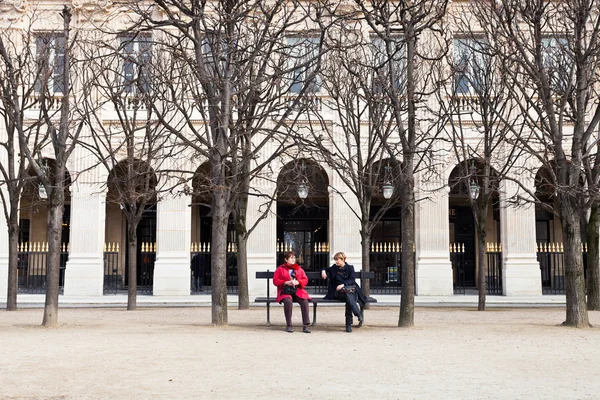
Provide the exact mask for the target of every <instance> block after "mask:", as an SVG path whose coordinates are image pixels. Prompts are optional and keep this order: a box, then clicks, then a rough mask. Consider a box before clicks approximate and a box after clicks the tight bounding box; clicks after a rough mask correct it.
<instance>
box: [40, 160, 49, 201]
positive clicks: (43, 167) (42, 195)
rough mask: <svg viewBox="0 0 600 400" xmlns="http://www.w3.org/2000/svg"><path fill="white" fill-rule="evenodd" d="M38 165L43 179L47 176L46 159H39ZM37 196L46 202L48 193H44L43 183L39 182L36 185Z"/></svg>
mask: <svg viewBox="0 0 600 400" xmlns="http://www.w3.org/2000/svg"><path fill="white" fill-rule="evenodd" d="M38 165H39V167H40V169H41V170H42V172H43V173H44V177H47V176H48V170H49V167H48V162H47V161H46V159H43V158H41V157H40V158H39V159H38ZM38 195H39V196H40V199H41V200H47V199H48V192H47V191H46V187H45V186H44V183H43V182H40V183H39V185H38Z"/></svg>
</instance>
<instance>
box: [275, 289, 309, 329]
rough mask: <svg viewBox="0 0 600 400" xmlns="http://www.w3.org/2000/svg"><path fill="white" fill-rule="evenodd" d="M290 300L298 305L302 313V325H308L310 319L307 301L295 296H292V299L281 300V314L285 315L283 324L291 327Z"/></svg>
mask: <svg viewBox="0 0 600 400" xmlns="http://www.w3.org/2000/svg"><path fill="white" fill-rule="evenodd" d="M292 300H293V301H295V302H296V303H298V304H300V311H301V312H302V325H309V324H310V317H309V312H308V300H307V299H301V298H300V297H298V296H296V295H295V294H293V295H292V298H291V299H290V298H289V297H286V298H285V299H283V300H281V302H282V303H283V313H284V315H285V323H286V325H287V326H292V304H293V303H292Z"/></svg>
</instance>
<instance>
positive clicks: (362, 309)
mask: <svg viewBox="0 0 600 400" xmlns="http://www.w3.org/2000/svg"><path fill="white" fill-rule="evenodd" d="M360 315H362V317H363V325H364V324H365V306H364V305H362V304H361V305H360Z"/></svg>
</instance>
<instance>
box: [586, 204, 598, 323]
mask: <svg viewBox="0 0 600 400" xmlns="http://www.w3.org/2000/svg"><path fill="white" fill-rule="evenodd" d="M590 211H591V213H590V220H589V221H588V229H587V250H588V253H587V277H586V284H587V308H588V310H594V311H598V310H600V260H599V258H600V254H599V249H598V240H599V236H600V232H599V231H600V224H599V221H598V205H597V204H593V205H592V207H591V210H590Z"/></svg>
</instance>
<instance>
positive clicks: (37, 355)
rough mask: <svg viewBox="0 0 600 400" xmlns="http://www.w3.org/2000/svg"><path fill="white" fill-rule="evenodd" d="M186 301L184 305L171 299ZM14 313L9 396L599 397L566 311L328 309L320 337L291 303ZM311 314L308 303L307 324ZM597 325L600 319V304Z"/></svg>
mask: <svg viewBox="0 0 600 400" xmlns="http://www.w3.org/2000/svg"><path fill="white" fill-rule="evenodd" d="M171 304H172V303H171ZM42 314H43V312H42V310H40V309H24V310H20V311H17V312H7V311H0V342H1V343H2V345H1V346H0V399H3V400H7V399H9V400H16V399H19V400H32V399H46V400H71V399H92V400H94V399H125V400H137V399H144V400H146V399H153V400H154V399H173V400H187V399H261V400H262V399H283V398H293V399H354V398H356V399H435V400H437V399H444V400H446V399H461V400H462V399H477V400H479V399H598V398H600V379H598V371H600V345H599V343H600V328H592V329H572V328H565V327H561V326H558V325H557V324H559V323H560V322H561V321H562V320H563V319H564V309H559V308H535V309H524V308H519V309H515V308H513V309H493V310H489V311H486V312H476V311H473V309H465V308H460V309H456V308H431V307H429V308H417V309H416V310H415V322H416V326H415V327H414V328H411V329H400V328H398V327H397V322H398V307H376V308H374V309H373V310H369V311H368V312H367V314H366V320H367V325H366V326H363V327H362V328H360V329H354V332H352V333H350V334H348V333H346V332H345V330H344V315H343V309H342V308H340V307H337V308H333V307H329V308H325V307H324V308H323V309H321V310H320V312H319V325H318V326H316V327H315V328H314V329H313V332H312V333H311V334H309V335H307V334H304V333H301V332H298V331H297V332H295V333H293V334H289V333H286V332H285V331H284V318H283V312H282V310H281V309H276V310H274V312H273V316H272V318H273V323H274V324H273V325H272V326H270V327H266V326H265V325H264V321H265V310H264V309H260V308H253V309H251V310H246V311H239V310H236V309H229V311H228V314H229V326H227V327H215V326H211V324H210V321H211V309H210V308H209V307H183V308H176V307H168V308H167V307H160V308H140V309H138V310H137V311H133V312H128V311H125V310H123V309H122V308H93V309H89V308H68V309H61V310H60V311H59V321H60V322H61V325H60V326H59V327H58V328H54V329H45V328H42V327H40V326H39V325H40V323H41V320H42ZM299 318H300V313H299V310H298V308H297V307H295V308H294V324H295V326H296V327H298V324H299ZM590 320H591V321H592V322H593V323H594V324H596V325H597V326H600V312H591V313H590Z"/></svg>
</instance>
